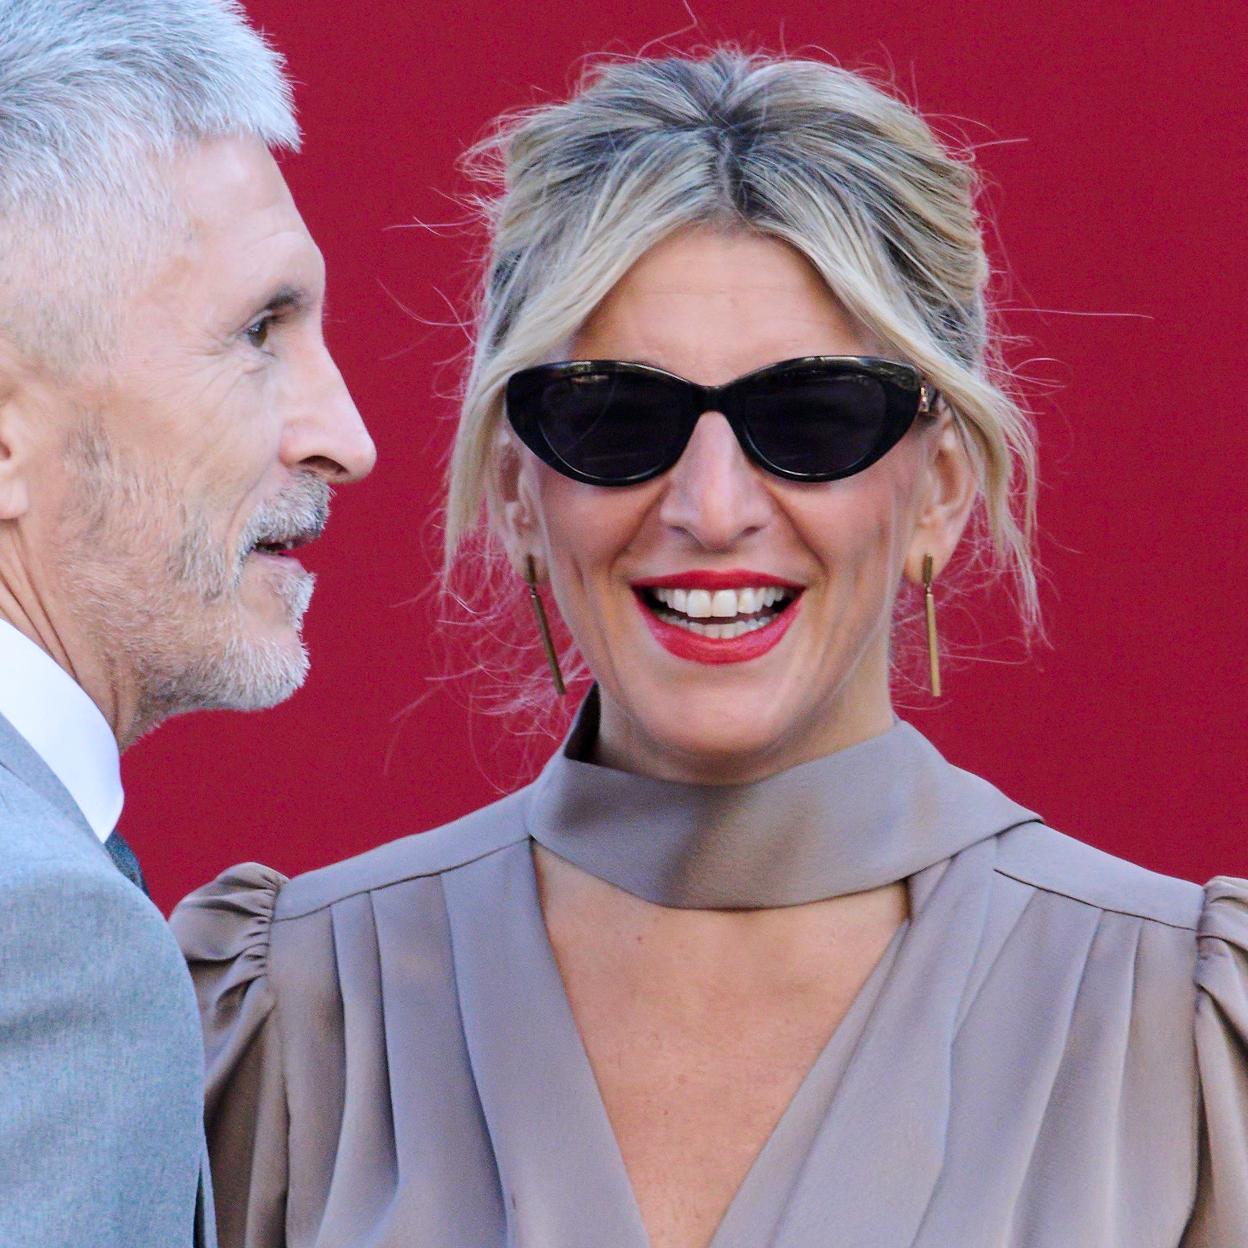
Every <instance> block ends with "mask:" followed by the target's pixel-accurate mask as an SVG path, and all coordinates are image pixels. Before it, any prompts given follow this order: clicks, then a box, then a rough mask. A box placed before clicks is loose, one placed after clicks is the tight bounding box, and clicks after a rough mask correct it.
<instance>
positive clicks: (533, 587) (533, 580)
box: [524, 555, 567, 697]
mask: <svg viewBox="0 0 1248 1248" xmlns="http://www.w3.org/2000/svg"><path fill="white" fill-rule="evenodd" d="M524 583H525V584H526V585H527V586H528V587H529V601H530V602H531V603H532V604H533V614H534V615H536V616H537V631H538V632H539V633H541V635H542V647H543V649H545V651H546V662H547V663H548V664H550V675H551V678H552V679H553V680H554V682H555V692H556V693H557V694H558V695H559V696H560V697H563V695H564V694H565V693H567V689H566V688H565V687H564V684H563V673H562V672H561V671H560V670H559V656H558V655H557V654H556V653H555V641H554V638H553V637H551V635H550V621H549V620H548V619H547V618H546V608H545V606H544V605H543V604H542V596H541V595H540V594H539V593H538V592H537V567H536V565H535V564H534V563H533V556H532V555H526V556H525V559H524Z"/></svg>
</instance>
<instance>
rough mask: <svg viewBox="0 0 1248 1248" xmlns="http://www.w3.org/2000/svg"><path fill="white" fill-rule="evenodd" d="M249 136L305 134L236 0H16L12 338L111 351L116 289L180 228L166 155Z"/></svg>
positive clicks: (4, 50)
mask: <svg viewBox="0 0 1248 1248" xmlns="http://www.w3.org/2000/svg"><path fill="white" fill-rule="evenodd" d="M236 134H237V135H253V136H255V137H257V138H259V139H261V140H262V141H263V142H264V143H265V144H267V145H268V146H269V147H273V148H278V149H281V148H288V149H295V148H297V147H298V145H299V128H298V125H297V123H296V121H295V117H294V111H293V105H292V93H291V89H290V84H289V82H288V81H287V79H286V77H285V74H284V67H283V61H282V58H281V56H280V55H279V54H278V53H277V52H275V51H274V50H273V49H272V48H271V47H270V46H269V45H268V44H267V43H266V42H265V40H264V38H263V37H262V36H261V35H260V34H258V33H257V32H256V31H255V30H253V29H252V28H251V27H250V26H249V25H248V23H247V20H246V17H245V15H244V13H243V10H242V8H241V6H240V5H239V4H238V3H237V0H2V3H0V333H3V334H5V335H6V336H7V337H8V338H9V339H10V340H11V341H13V342H14V343H15V344H16V345H17V346H18V347H19V349H21V350H23V351H26V352H27V353H28V354H31V355H34V356H36V357H38V358H42V359H46V360H47V361H48V362H49V363H52V364H56V365H58V366H59V367H60V368H61V369H64V368H72V367H74V366H75V365H76V364H77V363H78V362H79V361H80V360H81V359H82V358H84V357H86V358H92V357H94V358H96V359H101V358H102V357H103V356H105V355H106V353H107V344H108V340H109V337H110V334H111V331H112V325H111V323H110V319H109V311H110V305H111V304H113V303H115V302H116V296H115V292H116V291H117V289H118V287H119V286H124V283H125V281H126V279H127V277H128V278H130V279H133V278H134V276H135V275H136V270H137V269H139V268H141V266H142V264H143V263H144V262H146V261H149V260H150V259H151V258H152V253H153V247H154V244H155V242H156V241H157V240H158V239H160V238H165V237H167V236H168V235H167V231H162V229H161V228H160V227H161V225H162V223H163V224H164V225H165V226H166V227H168V226H170V225H172V224H175V223H176V215H175V214H174V213H173V210H172V206H171V201H170V197H169V193H168V191H167V190H165V189H164V188H162V186H161V183H160V178H159V173H158V166H159V163H160V162H161V161H162V160H167V159H169V158H172V157H173V156H175V155H176V154H177V153H178V152H179V151H181V150H184V149H185V148H186V147H187V146H189V145H191V144H193V143H195V142H196V141H199V140H204V139H211V138H216V137H221V136H226V135H236Z"/></svg>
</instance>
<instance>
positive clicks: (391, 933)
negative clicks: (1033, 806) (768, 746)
mask: <svg viewBox="0 0 1248 1248" xmlns="http://www.w3.org/2000/svg"><path fill="white" fill-rule="evenodd" d="M592 721H593V717H592V713H591V714H589V715H586V716H583V717H582V722H581V724H580V727H579V729H578V731H577V732H575V733H574V734H573V737H572V738H571V739H570V741H569V744H568V745H567V746H566V747H565V748H564V749H563V750H561V751H560V752H559V753H558V754H556V756H555V757H554V758H553V759H552V760H551V762H550V763H549V765H548V766H547V767H546V769H545V770H544V771H543V773H542V774H541V776H540V777H539V778H538V780H537V781H536V782H535V783H534V784H532V785H530V786H529V787H528V788H525V789H523V790H521V791H520V792H519V793H516V794H513V795H512V796H510V797H508V798H505V799H504V800H503V801H501V802H498V803H496V804H495V805H493V806H489V807H487V808H486V809H484V810H481V811H478V812H476V813H475V814H472V815H470V816H468V817H467V818H465V819H462V820H460V821H459V822H457V823H454V824H451V825H449V826H447V827H444V828H439V829H437V830H436V831H433V832H427V833H423V834H421V835H418V836H412V837H408V838H407V839H404V840H400V841H395V842H393V843H391V844H388V845H384V846H382V847H381V848H380V849H377V850H374V851H372V852H370V853H367V854H364V855H362V856H361V857H359V858H354V859H351V860H350V861H348V862H343V863H339V864H337V865H335V866H332V867H328V868H326V869H325V870H322V871H315V872H312V873H311V874H309V875H305V876H301V877H299V878H297V879H294V880H289V881H288V880H286V879H284V878H283V877H282V876H280V875H278V874H277V873H276V872H273V871H270V870H267V869H266V868H264V867H261V866H256V865H254V864H249V865H245V866H241V867H236V868H234V869H233V870H230V871H227V872H226V873H225V874H223V875H222V876H221V877H220V878H219V879H217V880H216V881H215V882H214V883H212V884H210V885H208V886H207V887H206V888H204V889H201V890H200V891H199V892H197V893H194V894H192V895H191V896H190V897H188V898H187V899H186V900H185V901H184V902H183V903H182V905H181V906H180V907H179V908H178V910H177V912H176V913H175V915H174V926H175V930H176V932H177V934H178V937H179V939H180V940H181V942H182V945H183V948H184V950H185V952H186V955H187V957H188V959H189V961H190V965H191V970H192V974H193V976H194V979H195V983H196V986H197V990H198V993H199V999H200V1005H201V1008H202V1011H203V1019H204V1028H205V1034H206V1039H207V1049H208V1102H207V1123H208V1135H209V1147H210V1151H211V1154H212V1161H213V1178H214V1182H215V1185H216V1197H217V1207H218V1220H219V1224H220V1234H221V1243H222V1245H223V1248H241V1246H243V1245H245V1246H246V1248H278V1246H279V1245H285V1246H289V1248H346V1246H348V1245H352V1246H358V1248H365V1246H366V1245H367V1246H368V1248H489V1246H490V1245H499V1246H502V1245H515V1246H521V1248H644V1245H645V1244H646V1235H645V1231H644V1229H643V1227H642V1223H641V1219H640V1215H639V1214H638V1211H637V1206H636V1203H635V1201H634V1199H633V1195H632V1191H631V1189H630V1187H629V1181H628V1177H627V1174H626V1171H625V1169H624V1165H623V1162H622V1160H621V1157H620V1153H619V1149H618V1147H617V1145H616V1142H615V1139H614V1137H613V1135H612V1131H611V1127H610V1123H609V1121H608V1119H607V1115H606V1111H605V1110H604V1108H603V1103H602V1100H601V1097H600V1096H599V1093H598V1089H597V1086H596V1084H595V1082H594V1076H593V1072H592V1070H591V1067H590V1064H589V1061H588V1058H587V1057H586V1054H585V1050H584V1048H583V1046H582V1044H581V1040H580V1037H579V1035H578V1033H577V1029H576V1025H575V1022H574V1020H573V1017H572V1013H571V1010H570V1008H569V1005H568V1000H567V997H566V995H565V993H564V990H563V986H562V983H561V981H560V977H559V971H558V968H557V966H556V964H555V960H554V956H553V953H552V950H551V947H550V943H549V941H548V939H547V935H546V930H545V927H544V924H543V920H542V914H541V910H540V907H539V903H538V893H537V885H536V879H535V876H534V869H533V858H532V842H533V841H537V842H539V843H541V844H543V845H545V846H547V847H548V848H549V849H551V850H552V851H553V852H555V853H557V854H560V855H562V856H564V857H566V858H568V859H570V860H571V861H573V862H574V863H577V864H578V865H579V866H581V867H583V868H585V869H586V870H588V871H591V872H593V873H594V874H596V875H598V876H599V877H601V878H603V879H605V880H608V881H610V882H611V883H613V884H616V885H618V886H619V887H621V888H624V889H628V890H629V891H631V892H633V893H635V894H637V895H639V896H642V897H645V898H648V899H649V900H652V901H657V902H659V903H660V904H666V905H676V906H693V907H759V906H775V905H793V904H798V903H801V902H804V901H809V900H813V899H815V898H821V897H829V896H835V895H839V894H845V893H850V892H855V891H858V890H861V889H867V888H873V887H876V886H879V885H882V884H886V883H889V882H891V881H895V880H905V881H906V884H907V888H908V891H909V900H910V916H911V917H910V918H909V919H908V920H907V922H906V923H905V924H904V925H903V927H902V928H901V929H900V930H899V932H898V933H897V935H896V937H895V938H894V940H893V942H892V944H891V945H890V946H889V948H888V950H887V952H886V953H885V954H884V956H883V958H882V959H881V961H880V963H879V965H877V967H876V968H875V970H874V972H873V973H872V975H871V977H870V979H869V980H868V982H867V984H866V986H865V987H864V988H863V989H862V991H861V993H860V994H859V996H858V998H857V1000H856V1001H855V1003H854V1005H853V1007H852V1008H851V1010H850V1012H849V1014H848V1015H847V1016H846V1018H845V1019H844V1021H843V1022H842V1023H841V1025H840V1026H839V1027H838V1028H837V1030H836V1032H835V1033H834V1034H833V1036H832V1038H831V1040H830V1041H829V1043H828V1045H827V1047H826V1049H825V1050H824V1052H823V1053H822V1055H821V1056H820V1057H819V1058H818V1060H817V1061H816V1062H815V1064H814V1066H813V1067H812V1069H811V1070H810V1072H809V1074H808V1075H807V1077H806V1079H805V1081H804V1082H803V1084H802V1085H801V1087H800V1089H799V1090H798V1092H797V1094H796V1096H795V1097H794V1099H793V1101H792V1103H791V1104H790V1106H789V1107H788V1109H787V1111H786V1112H785V1114H784V1116H783V1117H782V1119H781V1120H780V1122H779V1124H778V1126H777V1127H776V1129H775V1132H774V1133H773V1135H772V1136H771V1138H770V1139H769V1141H768V1142H767V1143H766V1145H765V1146H764V1147H763V1149H762V1151H761V1152H760V1153H759V1155H758V1157H757V1158H756V1160H755V1162H754V1165H753V1168H752V1169H751V1171H750V1172H749V1174H748V1175H747V1177H746V1179H745V1181H744V1183H743V1184H742V1186H741V1188H740V1190H739V1191H738V1193H737V1195H736V1197H735V1199H734V1201H733V1203H732V1205H731V1207H730V1208H729V1210H728V1212H727V1214H726V1215H725V1218H724V1220H723V1222H722V1224H721V1225H720V1227H719V1229H718V1231H717V1233H716V1235H715V1237H714V1240H713V1244H712V1248H760V1246H762V1245H768V1244H774V1245H778V1246H780V1248H827V1246H828V1245H833V1244H835V1245H847V1246H848V1245H853V1246H854V1248H904V1246H906V1245H914V1246H917V1248H1075V1246H1082V1245H1089V1246H1092V1245H1095V1246H1096V1248H1177V1246H1180V1245H1181V1246H1182V1248H1198V1246H1199V1248H1214V1246H1216V1248H1242V1246H1243V1245H1248V883H1245V882H1244V881H1242V880H1233V879H1227V878H1221V877H1220V878H1218V879H1215V880H1214V881H1213V882H1212V883H1210V884H1209V885H1208V886H1207V887H1206V888H1205V889H1204V890H1202V889H1200V888H1199V887H1197V886H1196V885H1194V884H1190V883H1187V882H1185V881H1182V880H1176V879H1169V878H1166V877H1163V876H1158V875H1154V874H1151V873H1150V872H1148V871H1145V870H1143V869H1141V868H1139V867H1136V866H1133V865H1131V864H1129V863H1126V862H1123V861H1120V860H1118V859H1115V858H1111V857H1108V856H1107V855H1105V854H1103V853H1100V852H1098V851H1097V850H1095V849H1092V848H1090V847H1088V846H1086V845H1083V844H1081V843H1080V842H1078V841H1074V840H1071V839H1069V838H1068V837H1065V836H1063V835H1061V834H1060V833H1058V832H1055V831H1053V830H1052V829H1051V828H1048V827H1046V826H1045V825H1044V824H1043V823H1042V822H1040V821H1039V819H1038V818H1037V817H1036V816H1035V815H1032V814H1030V813H1029V812H1028V811H1025V810H1023V809H1021V808H1020V807H1018V806H1016V805H1015V804H1014V803H1012V802H1011V801H1009V800H1008V799H1007V798H1005V797H1003V796H1002V795H1001V794H1000V793H999V792H997V790H995V789H994V788H992V787H991V786H990V785H988V784H987V783H985V782H984V781H983V780H980V779H977V778H976V777H974V776H971V775H968V774H967V773H965V772H962V771H959V770H958V769H957V768H955V767H952V766H950V765H949V764H948V763H946V762H945V761H944V760H943V759H942V758H941V757H940V755H939V754H938V753H937V752H936V750H935V749H934V748H933V747H932V746H931V745H930V744H928V742H927V741H926V740H924V738H923V737H922V736H920V735H919V734H918V733H917V732H916V731H915V730H914V729H913V728H911V727H909V726H907V725H905V724H898V725H897V726H895V727H894V728H893V729H892V730H890V731H889V732H887V733H885V734H884V735H883V736H881V737H877V738H876V739H874V740H871V741H867V742H865V743H863V744H862V745H858V746H854V747H853V748H851V749H848V750H844V751H842V752H841V753H838V754H835V755H832V756H830V757H827V758H823V759H819V760H817V761H815V762H812V763H808V764H805V765H803V766H800V767H796V768H793V769H792V770H789V771H786V772H783V773H781V774H779V775H777V776H774V777H772V778H770V779H768V780H765V781H763V782H761V783H758V784H753V785H748V786H739V787H729V788H699V787H692V786H686V785H679V784H672V783H665V782H661V781H655V780H650V779H645V778H642V777H639V776H633V775H626V774H624V773H621V772H616V771H611V770H608V769H606V768H603V767H599V766H595V765H592V764H590V763H587V762H583V761H579V760H580V758H582V757H585V756H586V755H585V753H584V750H585V738H586V737H587V736H592V732H593V730H594V725H593V722H592Z"/></svg>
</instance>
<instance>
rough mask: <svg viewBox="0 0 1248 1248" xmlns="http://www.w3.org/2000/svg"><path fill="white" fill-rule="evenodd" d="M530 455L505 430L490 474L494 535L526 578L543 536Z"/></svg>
mask: <svg viewBox="0 0 1248 1248" xmlns="http://www.w3.org/2000/svg"><path fill="white" fill-rule="evenodd" d="M526 455H527V452H526V451H525V450H524V449H523V448H522V447H521V446H520V443H519V442H518V441H517V440H516V438H515V436H514V434H513V433H512V432H511V430H510V429H508V428H506V427H505V426H504V427H503V428H502V429H500V430H499V432H498V438H497V441H496V442H495V444H494V471H493V472H491V473H490V474H489V481H490V486H489V488H488V490H487V505H488V507H489V512H490V520H491V524H492V526H493V528H494V531H495V532H496V533H497V534H498V535H499V537H500V538H501V539H502V542H503V549H504V550H505V551H506V552H507V559H508V562H509V563H510V564H511V566H512V568H513V569H514V570H515V572H516V575H517V576H523V575H524V572H525V563H526V560H527V559H528V557H529V556H531V555H540V553H541V551H540V550H539V547H540V546H541V535H540V531H539V526H538V523H537V503H536V499H535V497H534V492H533V479H532V473H531V471H530V470H529V469H528V468H526V464H525V458H526Z"/></svg>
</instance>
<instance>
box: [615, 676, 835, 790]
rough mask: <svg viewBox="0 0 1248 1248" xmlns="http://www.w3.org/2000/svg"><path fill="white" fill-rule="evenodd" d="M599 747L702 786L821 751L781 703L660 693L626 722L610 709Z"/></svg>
mask: <svg viewBox="0 0 1248 1248" xmlns="http://www.w3.org/2000/svg"><path fill="white" fill-rule="evenodd" d="M604 710H605V713H604V717H603V720H604V722H603V733H602V735H601V736H600V738H599V748H600V751H601V753H602V757H603V761H604V762H607V763H608V764H609V765H611V766H614V767H619V768H621V769H623V770H627V771H636V772H641V773H643V774H646V775H652V776H657V777H659V778H661V779H665V780H680V781H686V782H690V783H697V784H743V783H748V782H750V781H752V780H757V779H760V778H762V777H763V776H767V775H771V774H773V773H774V772H777V771H782V770H784V768H786V767H789V766H792V765H793V763H794V762H799V761H803V755H805V757H814V756H816V755H817V754H818V753H820V752H821V751H820V750H819V748H818V746H817V745H816V743H814V742H813V741H806V740H804V738H805V736H807V735H808V734H804V733H803V734H796V735H795V734H794V733H793V731H792V729H793V726H794V722H795V720H796V719H797V718H798V717H797V716H795V715H792V714H790V715H784V714H780V713H777V712H778V711H779V710H780V708H777V707H776V706H775V705H774V704H773V705H771V706H767V707H759V708H751V707H748V706H741V705H739V704H737V705H733V704H731V703H728V704H725V702H724V700H723V699H718V698H706V699H700V698H693V699H685V698H680V699H675V698H671V697H665V698H662V699H656V701H655V704H654V705H653V706H646V707H639V706H637V705H635V704H634V705H633V706H632V707H630V708H629V711H628V713H626V714H625V715H624V716H621V717H620V719H621V720H622V721H623V722H621V723H616V722H613V721H615V719H616V717H615V716H614V715H612V714H611V712H610V711H609V710H606V709H605V708H604Z"/></svg>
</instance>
